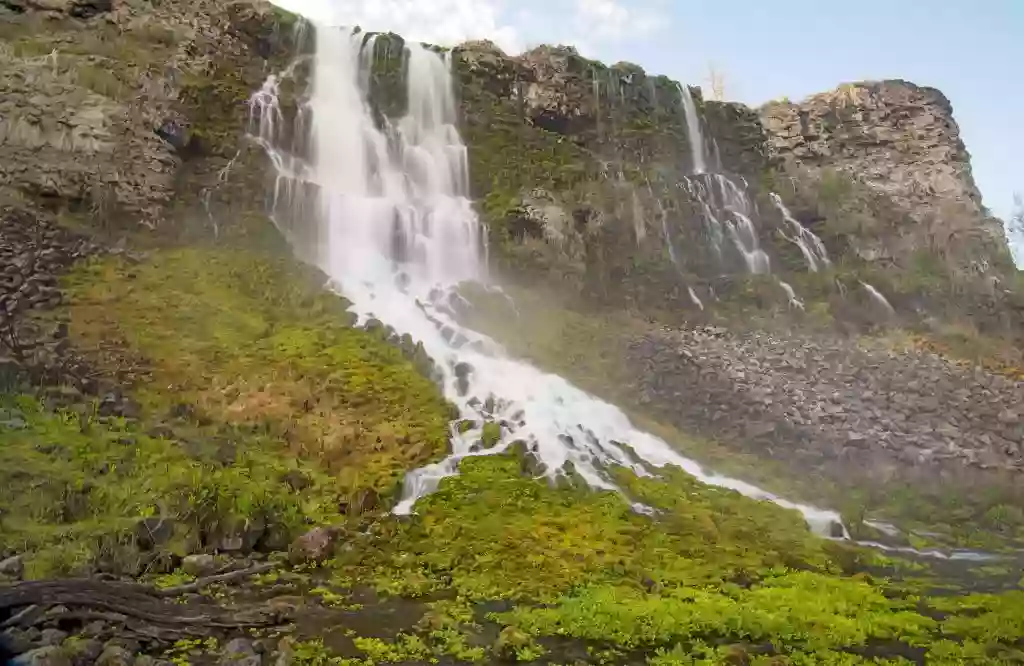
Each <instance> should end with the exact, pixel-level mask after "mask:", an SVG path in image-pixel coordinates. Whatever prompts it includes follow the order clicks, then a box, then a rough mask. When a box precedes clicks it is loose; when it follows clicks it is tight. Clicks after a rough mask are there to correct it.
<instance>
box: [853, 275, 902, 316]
mask: <svg viewBox="0 0 1024 666" xmlns="http://www.w3.org/2000/svg"><path fill="white" fill-rule="evenodd" d="M858 282H860V286H862V287H864V291H866V292H868V296H870V297H871V300H873V301H874V302H875V303H877V304H878V305H880V306H881V307H882V309H883V310H885V312H886V313H887V314H888V315H889V316H892V315H894V314H896V310H895V309H893V307H892V304H890V303H889V299H887V298H886V297H885V296H883V295H882V292H880V291H878V290H877V289H875V288H874V287H872V286H871V285H870V284H868V283H867V282H864V281H863V280H858Z"/></svg>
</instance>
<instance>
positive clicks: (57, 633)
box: [39, 628, 68, 646]
mask: <svg viewBox="0 0 1024 666" xmlns="http://www.w3.org/2000/svg"><path fill="white" fill-rule="evenodd" d="M67 637H68V632H66V631H61V630H60V629H53V628H50V629H43V633H42V635H41V636H40V637H39V641H40V642H41V643H42V644H43V645H44V646H46V645H60V644H61V643H63V642H64V639H65V638H67Z"/></svg>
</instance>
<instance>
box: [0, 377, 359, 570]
mask: <svg viewBox="0 0 1024 666" xmlns="http://www.w3.org/2000/svg"><path fill="white" fill-rule="evenodd" d="M0 412H2V413H4V414H5V415H6V417H7V418H6V419H4V423H3V424H2V425H0V505H2V506H3V507H4V511H3V514H2V515H0V542H2V543H3V544H4V545H5V546H6V547H7V548H11V549H13V550H14V551H15V552H19V553H23V554H24V555H25V557H26V572H27V575H28V576H29V577H31V578H41V577H47V576H53V575H61V574H64V575H67V574H76V573H81V572H83V571H88V570H89V569H90V568H91V567H93V566H95V565H96V564H97V562H98V561H99V560H106V561H107V562H108V568H109V567H113V569H114V570H115V571H125V572H128V573H132V572H133V570H134V569H135V568H136V567H137V566H138V564H139V561H140V560H139V557H140V555H139V553H138V552H137V551H136V550H135V549H134V547H133V546H134V542H135V526H136V523H138V521H139V520H140V519H142V518H150V517H159V518H166V519H168V520H170V521H172V523H173V524H174V535H173V536H172V537H171V538H170V539H169V540H168V541H167V542H166V543H163V544H160V548H159V549H158V550H160V551H166V552H168V553H171V554H177V555H179V556H180V555H186V554H188V552H191V551H192V550H193V549H195V548H198V547H201V545H202V540H203V538H204V536H205V535H209V534H214V533H216V532H217V531H218V529H219V528H220V527H221V526H223V525H225V524H226V523H228V522H229V521H231V520H236V519H243V520H259V521H261V522H263V523H265V524H266V525H268V526H270V527H273V528H275V529H278V530H280V531H281V532H283V533H285V534H289V533H294V532H295V531H296V530H298V529H300V528H302V526H303V525H305V524H306V523H307V522H326V521H329V520H331V519H332V518H336V517H337V503H338V497H339V494H338V489H337V487H336V484H335V482H334V480H333V479H331V478H330V477H328V476H326V475H324V474H323V473H322V472H320V471H319V470H317V469H316V468H314V467H309V466H306V465H304V464H303V463H301V462H299V461H295V460H292V459H289V458H286V457H281V455H280V447H279V446H278V445H277V444H276V442H274V441H272V440H271V439H269V438H266V437H257V436H252V435H248V436H245V439H244V442H245V445H244V446H242V447H238V448H237V449H236V450H234V451H233V452H232V455H233V458H234V459H233V461H231V462H230V464H225V462H224V460H223V457H222V454H223V448H222V447H219V446H214V447H211V450H210V451H198V450H197V451H194V452H191V453H188V452H186V449H185V447H183V446H182V444H181V443H180V442H177V441H172V440H168V439H163V438H159V437H152V436H149V435H146V434H144V433H142V432H139V431H138V430H137V429H135V428H133V427H129V426H128V425H127V424H125V423H124V422H123V421H119V420H118V419H102V420H101V419H97V418H96V417H93V416H88V415H81V414H78V413H73V412H58V413H51V412H48V411H46V410H45V409H44V408H43V407H42V406H41V405H40V404H39V403H38V402H36V401H35V400H34V399H31V398H27V397H20V398H10V397H8V398H5V399H4V400H3V404H2V406H0ZM294 470H299V471H301V472H302V473H303V474H304V476H305V477H306V478H307V479H308V482H309V485H308V487H307V488H306V489H305V490H304V492H303V493H302V495H301V496H299V495H296V494H295V492H294V490H293V488H292V487H291V486H290V485H289V484H288V483H287V478H288V474H289V473H290V472H293V471H294ZM172 578H173V580H172V579H168V584H178V583H179V582H183V581H179V580H178V579H177V578H175V577H173V576H172Z"/></svg>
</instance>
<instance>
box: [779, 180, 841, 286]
mask: <svg viewBox="0 0 1024 666" xmlns="http://www.w3.org/2000/svg"><path fill="white" fill-rule="evenodd" d="M771 199H772V203H773V204H775V208H777V209H778V211H779V212H780V213H782V219H783V220H785V221H786V224H788V225H789V227H790V229H792V231H793V235H792V236H790V235H789V234H787V233H786V232H782V236H783V238H785V239H786V240H788V241H789V242H790V243H793V244H794V245H796V246H797V247H798V248H800V253H801V254H803V255H804V261H805V262H807V268H808V270H812V271H818V270H820V269H822V268H825V267H827V266H831V265H832V262H831V261H829V258H828V250H826V249H825V244H824V243H823V242H822V241H821V239H820V238H818V236H817V234H815V233H814V232H813V231H811V230H810V229H808V228H807V227H805V226H804V225H802V224H800V221H799V220H797V219H796V218H795V217H793V214H792V213H790V212H789V209H788V208H786V205H785V204H784V203H782V199H781V198H780V197H779V195H778V194H776V193H774V192H772V193H771Z"/></svg>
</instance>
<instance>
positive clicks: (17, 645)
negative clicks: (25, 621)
mask: <svg viewBox="0 0 1024 666" xmlns="http://www.w3.org/2000/svg"><path fill="white" fill-rule="evenodd" d="M0 647H5V648H6V649H7V651H9V652H11V653H13V654H22V653H24V652H28V651H29V650H31V649H32V648H33V647H35V640H34V637H33V636H31V635H29V633H28V632H27V631H25V630H24V629H19V628H17V627H11V628H10V629H6V630H4V631H3V632H0Z"/></svg>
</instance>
